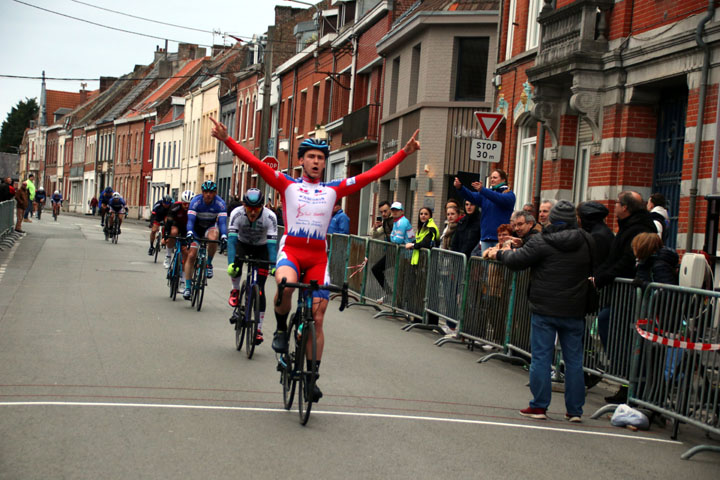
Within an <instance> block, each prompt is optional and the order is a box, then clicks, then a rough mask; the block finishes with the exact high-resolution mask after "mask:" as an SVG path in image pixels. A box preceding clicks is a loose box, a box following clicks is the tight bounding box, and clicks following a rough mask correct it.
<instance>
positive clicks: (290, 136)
mask: <svg viewBox="0 0 720 480" xmlns="http://www.w3.org/2000/svg"><path fill="white" fill-rule="evenodd" d="M297 78H298V72H297V66H295V69H294V72H293V87H292V92H293V96H292V104H291V105H290V128H289V129H288V130H289V131H288V166H287V174H288V176H290V177H292V176H293V174H292V161H293V154H292V151H293V138H294V137H295V131H294V128H295V103H296V101H297V98H295V96H296V95H297V91H296V90H297Z"/></svg>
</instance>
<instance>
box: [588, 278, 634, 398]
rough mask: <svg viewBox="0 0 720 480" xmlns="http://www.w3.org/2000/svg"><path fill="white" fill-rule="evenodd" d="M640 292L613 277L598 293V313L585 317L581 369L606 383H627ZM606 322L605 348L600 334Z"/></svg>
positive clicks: (624, 281) (629, 281) (620, 279)
mask: <svg viewBox="0 0 720 480" xmlns="http://www.w3.org/2000/svg"><path fill="white" fill-rule="evenodd" d="M641 295H642V291H641V290H640V289H639V288H637V287H635V286H634V285H632V281H631V280H629V279H626V278H616V279H615V282H614V283H613V284H611V285H608V286H607V287H605V288H603V289H602V290H600V311H599V312H598V313H597V315H588V316H586V319H585V320H586V321H585V338H584V344H583V345H584V352H583V370H584V371H585V372H587V373H590V374H592V375H597V376H600V377H602V378H605V379H607V380H612V381H614V382H620V383H622V384H627V383H628V382H629V381H630V371H631V363H632V352H633V345H634V343H635V336H634V331H635V330H634V328H635V327H634V326H635V319H637V316H638V314H639V313H640V307H641V303H642V302H641ZM604 318H606V319H607V332H608V333H607V345H605V346H603V344H602V340H601V334H600V331H601V330H602V329H603V328H605V327H604V326H603V324H602V322H603V319H604Z"/></svg>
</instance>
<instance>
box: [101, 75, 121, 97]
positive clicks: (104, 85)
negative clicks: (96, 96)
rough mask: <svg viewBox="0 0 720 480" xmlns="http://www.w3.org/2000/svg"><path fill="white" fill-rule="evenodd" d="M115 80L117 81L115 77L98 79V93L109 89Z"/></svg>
mask: <svg viewBox="0 0 720 480" xmlns="http://www.w3.org/2000/svg"><path fill="white" fill-rule="evenodd" d="M115 80H117V77H100V93H102V92H104V91H105V90H107V89H108V88H110V86H111V85H112V84H113V83H115Z"/></svg>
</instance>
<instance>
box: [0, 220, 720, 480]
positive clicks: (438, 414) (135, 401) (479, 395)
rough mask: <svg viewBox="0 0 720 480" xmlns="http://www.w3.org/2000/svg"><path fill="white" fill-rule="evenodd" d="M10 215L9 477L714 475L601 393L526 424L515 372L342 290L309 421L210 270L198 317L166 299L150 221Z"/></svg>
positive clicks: (689, 442) (5, 264) (1, 358)
mask: <svg viewBox="0 0 720 480" xmlns="http://www.w3.org/2000/svg"><path fill="white" fill-rule="evenodd" d="M23 228H25V229H26V231H27V232H28V234H27V235H26V236H25V237H24V238H23V239H22V240H21V241H20V242H19V243H17V244H16V245H15V246H14V247H13V248H12V249H11V250H6V251H4V252H0V478H2V479H6V478H7V479H36V478H37V479H48V478H49V479H56V478H73V479H75V478H88V479H91V478H92V479H96V478H113V479H115V478H152V479H165V478H168V479H174V480H177V479H181V478H182V479H185V478H203V479H214V478H263V479H265V478H305V479H307V478H413V479H416V478H505V479H514V478H533V479H564V478H568V479H570V478H573V479H575V478H578V477H579V476H584V477H589V478H607V479H617V478H638V479H640V478H643V479H644V478H683V477H687V478H693V479H699V478H708V479H709V478H714V479H716V478H718V472H720V455H718V454H713V453H703V454H700V455H697V456H696V457H694V458H693V459H692V460H690V461H683V460H681V459H680V455H681V454H682V453H683V452H684V451H685V450H687V449H688V448H690V447H691V446H694V445H696V444H698V443H703V442H707V441H710V442H711V443H713V442H714V444H716V445H717V444H718V443H719V442H717V440H714V441H713V440H708V439H706V438H705V436H704V435H703V434H702V433H700V432H698V431H697V430H695V429H693V428H691V427H687V426H684V427H682V428H681V433H680V438H679V441H672V440H670V438H669V437H670V429H669V428H665V429H663V428H660V427H657V426H654V427H653V428H652V429H651V430H650V431H648V432H637V433H633V432H630V431H628V430H624V429H619V428H615V427H612V426H611V425H610V423H609V421H608V420H607V418H602V419H598V420H591V419H589V415H590V413H592V412H593V411H594V410H595V409H597V408H598V407H600V406H601V405H602V397H603V396H604V395H607V394H608V392H609V391H610V386H603V385H600V386H599V387H596V388H595V389H592V390H591V391H590V392H589V394H588V398H587V404H586V408H585V410H586V414H585V416H584V417H583V423H582V424H579V425H575V424H569V423H567V422H565V421H564V420H563V414H564V412H565V410H564V406H563V401H562V394H558V393H556V394H554V396H553V403H552V405H551V407H550V416H551V419H550V420H548V421H534V420H529V419H526V418H523V417H520V416H519V415H518V414H517V411H518V409H520V408H524V407H525V406H527V402H528V400H529V398H530V393H529V390H528V388H527V387H526V386H525V385H526V383H527V373H526V372H525V371H524V370H523V369H522V368H519V367H516V366H511V365H508V364H504V363H501V362H495V361H491V362H488V363H485V364H477V363H475V360H476V359H477V358H479V357H480V356H482V355H484V354H485V352H483V351H482V350H481V349H479V350H475V351H470V350H468V349H467V348H465V347H464V346H462V345H446V346H444V347H442V348H438V347H435V346H433V343H432V342H433V341H434V340H435V339H436V338H437V337H436V336H434V334H431V333H428V332H423V331H419V330H414V331H411V332H403V331H401V330H400V327H401V326H402V323H401V322H400V321H398V320H392V319H373V318H372V313H373V311H372V310H370V309H368V308H364V307H353V308H350V309H349V310H348V311H346V312H345V313H339V312H338V310H337V306H338V304H337V302H333V303H332V304H331V305H330V307H329V309H328V316H327V319H326V337H327V339H328V340H327V343H326V349H325V355H324V358H323V364H322V369H321V378H320V382H319V384H320V385H321V387H322V388H323V391H324V392H325V397H324V398H323V399H322V400H321V402H320V403H319V404H318V405H316V406H315V408H314V409H313V413H312V417H311V418H310V421H309V423H308V425H307V426H306V427H302V426H300V425H299V423H298V415H297V411H296V410H292V411H290V412H287V411H285V410H284V409H283V407H282V395H281V387H280V384H279V383H278V380H279V375H278V374H277V372H276V371H275V363H276V362H275V357H274V354H273V353H272V351H271V349H270V346H269V341H266V342H265V343H264V344H263V345H261V346H260V347H258V349H257V350H256V353H255V356H254V358H253V359H252V360H247V359H246V358H245V356H244V354H243V353H241V352H237V351H236V350H235V345H234V333H233V330H232V327H231V325H230V324H229V323H228V317H229V315H230V307H228V305H227V294H228V292H229V289H230V282H229V280H228V278H227V277H226V276H225V275H224V273H223V270H224V269H223V268H217V269H216V270H217V271H218V273H217V274H216V277H215V278H214V279H212V280H210V285H209V287H208V290H207V291H206V297H205V302H204V305H203V309H202V311H201V312H196V311H195V310H194V309H191V308H190V304H189V302H185V301H183V300H182V299H181V298H180V296H178V300H177V301H175V302H172V301H171V300H170V299H169V298H168V295H167V293H168V291H167V287H166V284H165V278H164V270H163V268H162V265H161V264H153V263H152V259H151V258H150V257H148V256H147V254H146V253H147V247H148V241H147V235H148V229H147V228H146V227H144V225H140V224H134V225H131V224H129V223H127V224H126V225H124V226H123V234H122V235H121V237H120V241H119V244H118V245H112V244H110V243H108V242H105V241H104V239H103V236H102V232H101V230H100V227H99V225H98V220H97V218H92V217H84V216H70V215H61V216H60V218H59V220H58V222H57V223H55V222H52V218H51V217H47V216H46V218H44V219H43V220H42V221H40V222H39V221H34V222H33V223H31V224H28V223H26V224H24V226H23ZM225 263H226V260H225V257H219V258H218V259H217V260H216V264H218V266H220V267H221V266H222V265H223V264H225ZM271 283H272V282H270V281H269V282H268V284H271ZM273 293H274V287H273V286H270V287H269V288H268V294H269V295H272V294H273ZM269 317H270V318H269V320H268V323H269V326H268V327H267V328H266V329H265V330H266V331H267V332H268V333H269V332H271V331H272V330H273V329H274V318H273V315H272V313H270V314H269ZM269 336H270V335H268V337H269Z"/></svg>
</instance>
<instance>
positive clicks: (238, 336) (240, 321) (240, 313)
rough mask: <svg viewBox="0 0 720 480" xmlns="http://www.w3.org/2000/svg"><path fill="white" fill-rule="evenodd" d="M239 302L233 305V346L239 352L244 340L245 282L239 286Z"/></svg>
mask: <svg viewBox="0 0 720 480" xmlns="http://www.w3.org/2000/svg"><path fill="white" fill-rule="evenodd" d="M238 298H239V299H240V303H238V306H237V307H235V311H234V312H233V316H234V317H235V348H236V349H237V351H238V352H239V351H240V350H242V347H243V343H244V342H245V323H246V322H245V282H243V283H242V286H241V287H240V296H239V297H238Z"/></svg>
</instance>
